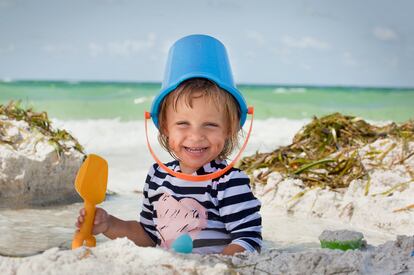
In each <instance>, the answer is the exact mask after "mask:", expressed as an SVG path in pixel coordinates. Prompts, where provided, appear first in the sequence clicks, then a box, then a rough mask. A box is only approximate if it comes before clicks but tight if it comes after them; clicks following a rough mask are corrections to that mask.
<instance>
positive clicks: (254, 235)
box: [217, 171, 262, 255]
mask: <svg viewBox="0 0 414 275" xmlns="http://www.w3.org/2000/svg"><path fill="white" fill-rule="evenodd" d="M220 184H225V185H224V186H223V187H222V190H220V191H219V193H218V195H217V198H218V199H219V213H220V216H221V218H222V220H223V222H224V224H225V227H226V230H227V231H228V232H229V233H230V238H231V240H232V241H231V243H230V244H229V245H228V246H226V247H225V248H224V250H223V252H222V253H223V254H226V255H233V254H235V253H238V252H243V251H248V252H254V251H257V252H260V250H261V245H262V236H261V229H262V226H261V216H260V212H259V211H260V206H261V204H260V201H259V200H257V199H256V198H255V197H254V195H253V193H252V191H251V189H250V185H249V178H248V177H247V175H246V174H244V173H243V172H241V171H233V172H232V173H231V174H230V177H229V178H228V180H227V182H223V183H220Z"/></svg>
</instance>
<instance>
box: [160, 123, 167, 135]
mask: <svg viewBox="0 0 414 275" xmlns="http://www.w3.org/2000/svg"><path fill="white" fill-rule="evenodd" d="M160 132H161V134H163V135H164V136H166V137H168V129H167V127H165V126H162V127H161V128H160Z"/></svg>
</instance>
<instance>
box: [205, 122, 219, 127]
mask: <svg viewBox="0 0 414 275" xmlns="http://www.w3.org/2000/svg"><path fill="white" fill-rule="evenodd" d="M204 125H205V126H207V127H219V126H220V125H219V124H217V123H214V122H208V123H205V124H204Z"/></svg>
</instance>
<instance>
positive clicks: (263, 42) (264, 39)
mask: <svg viewBox="0 0 414 275" xmlns="http://www.w3.org/2000/svg"><path fill="white" fill-rule="evenodd" d="M413 11H414V1H411V0H343V1H339V0H291V1H277V0H274V1H271V0H221V1H219V0H198V1H194V0H174V1H173V0H165V1H161V0H148V1H146V0H71V1H65V0H38V1H34V0H0V80H5V81H10V80H23V79H24V80H67V81H128V82H129V81H132V82H160V81H162V78H163V72H164V65H165V62H166V58H167V53H168V49H169V47H170V46H171V45H172V44H173V43H174V41H176V40H178V39H179V38H181V37H183V36H185V35H188V34H194V33H201V34H208V35H212V36H214V37H216V38H218V39H219V40H220V41H222V42H223V44H224V45H225V46H226V48H227V51H228V53H229V58H230V63H231V65H232V69H233V74H234V79H235V81H236V83H237V84H276V85H324V86H375V87H414V19H413V17H412V12H413Z"/></svg>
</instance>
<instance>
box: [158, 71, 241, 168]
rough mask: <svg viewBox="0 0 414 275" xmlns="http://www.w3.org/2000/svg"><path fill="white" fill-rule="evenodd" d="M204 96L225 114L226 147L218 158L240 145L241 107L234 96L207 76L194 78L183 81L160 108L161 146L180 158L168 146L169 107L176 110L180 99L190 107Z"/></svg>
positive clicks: (227, 154) (159, 138)
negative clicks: (166, 131)
mask: <svg viewBox="0 0 414 275" xmlns="http://www.w3.org/2000/svg"><path fill="white" fill-rule="evenodd" d="M196 98H203V99H205V100H206V101H208V102H209V103H213V105H214V106H217V109H218V110H220V111H223V113H224V115H225V121H226V125H225V128H226V129H228V131H227V135H228V137H227V139H226V141H225V143H224V148H223V150H222V151H221V153H220V154H219V155H218V157H217V158H218V159H220V160H223V159H227V158H228V156H229V155H230V154H231V152H233V150H234V149H235V148H236V147H237V146H238V145H239V132H240V130H241V127H240V108H239V106H238V104H237V102H236V100H235V99H234V98H233V96H232V95H231V94H230V93H228V92H226V91H225V90H223V89H221V88H220V87H219V86H217V85H216V84H215V83H214V82H212V81H210V80H208V79H205V78H192V79H189V80H187V81H184V82H183V83H181V84H180V85H179V86H178V87H177V88H176V89H175V90H174V91H172V92H171V93H169V94H168V95H167V96H166V97H165V99H164V100H163V102H162V103H161V105H160V110H159V117H158V123H159V133H158V141H159V142H160V144H161V146H162V147H163V148H164V149H165V150H167V151H168V153H170V155H171V156H172V157H173V158H175V159H178V158H177V157H176V156H175V155H174V153H173V152H172V151H171V150H170V148H169V146H168V136H167V135H166V134H165V130H166V129H167V107H168V106H171V107H172V108H173V109H174V110H175V111H176V110H177V104H178V102H179V101H180V100H184V102H185V104H186V105H187V106H189V107H190V108H192V107H193V99H196Z"/></svg>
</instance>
